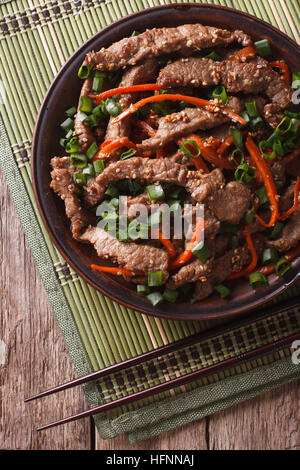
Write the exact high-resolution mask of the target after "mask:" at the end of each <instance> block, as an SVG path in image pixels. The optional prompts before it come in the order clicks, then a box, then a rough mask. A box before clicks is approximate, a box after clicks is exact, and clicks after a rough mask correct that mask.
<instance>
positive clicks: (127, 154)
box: [120, 149, 136, 160]
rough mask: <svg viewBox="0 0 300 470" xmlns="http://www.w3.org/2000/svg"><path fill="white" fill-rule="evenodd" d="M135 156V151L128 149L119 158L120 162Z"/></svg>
mask: <svg viewBox="0 0 300 470" xmlns="http://www.w3.org/2000/svg"><path fill="white" fill-rule="evenodd" d="M135 154H136V150H135V149H129V150H127V151H126V152H123V153H122V154H121V156H120V160H127V159H128V158H131V157H134V155H135Z"/></svg>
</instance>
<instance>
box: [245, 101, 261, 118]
mask: <svg viewBox="0 0 300 470" xmlns="http://www.w3.org/2000/svg"><path fill="white" fill-rule="evenodd" d="M245 108H246V112H247V114H248V116H249V117H250V118H256V117H257V116H258V112H257V107H256V101H249V102H248V103H245Z"/></svg>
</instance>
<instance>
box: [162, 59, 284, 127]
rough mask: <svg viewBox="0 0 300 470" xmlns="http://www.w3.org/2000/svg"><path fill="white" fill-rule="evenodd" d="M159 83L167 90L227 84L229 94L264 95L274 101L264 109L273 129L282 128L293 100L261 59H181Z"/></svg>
mask: <svg viewBox="0 0 300 470" xmlns="http://www.w3.org/2000/svg"><path fill="white" fill-rule="evenodd" d="M157 82H158V83H159V85H161V86H163V87H173V88H174V87H176V86H177V87H182V86H190V85H193V86H194V87H199V86H205V87H206V86H213V85H220V84H223V85H224V86H225V87H226V89H227V91H228V92H229V93H239V92H242V93H245V94H259V93H264V94H266V96H267V97H268V98H269V99H270V100H271V101H272V103H268V104H266V105H265V107H264V115H265V118H266V120H267V121H268V122H269V124H270V125H271V126H272V127H276V126H277V125H278V123H279V121H280V119H281V118H282V115H283V114H282V113H283V111H284V109H286V108H287V107H288V106H289V105H290V102H291V96H292V89H291V87H290V86H289V85H288V84H287V83H286V81H285V80H284V79H282V77H281V76H280V74H279V73H278V72H276V71H275V70H273V69H272V67H271V66H270V65H269V63H268V62H267V61H266V60H264V59H262V58H261V57H257V58H255V59H254V60H252V61H250V62H247V63H243V62H239V61H235V60H225V61H223V62H215V61H212V60H210V59H202V58H196V57H191V58H186V59H179V60H176V61H174V62H172V63H170V64H168V65H167V66H166V67H164V68H163V69H162V70H161V71H160V74H159V76H158V80H157Z"/></svg>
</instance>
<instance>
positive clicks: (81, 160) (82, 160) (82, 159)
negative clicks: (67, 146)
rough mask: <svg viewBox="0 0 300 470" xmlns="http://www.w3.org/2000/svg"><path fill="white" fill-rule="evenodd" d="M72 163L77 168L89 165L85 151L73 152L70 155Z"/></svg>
mask: <svg viewBox="0 0 300 470" xmlns="http://www.w3.org/2000/svg"><path fill="white" fill-rule="evenodd" d="M70 162H71V165H73V166H75V167H76V168H85V167H86V166H87V156H86V155H84V154H83V153H72V154H71V156H70Z"/></svg>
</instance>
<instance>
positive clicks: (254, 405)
mask: <svg viewBox="0 0 300 470" xmlns="http://www.w3.org/2000/svg"><path fill="white" fill-rule="evenodd" d="M299 397H300V381H296V382H293V383H291V384H287V385H285V386H282V387H280V388H278V389H275V390H273V391H271V392H268V393H265V394H264V395H261V396H259V397H256V398H254V399H253V400H249V401H246V402H244V403H241V404H239V405H237V406H235V407H233V408H230V409H228V410H225V411H223V412H221V413H217V414H215V415H214V416H212V417H210V419H209V426H208V434H209V448H210V449H212V450H213V449H215V450H225V449H226V450H240V449H243V450H285V449H294V450H296V449H297V450H300V407H299V400H300V399H299Z"/></svg>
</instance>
